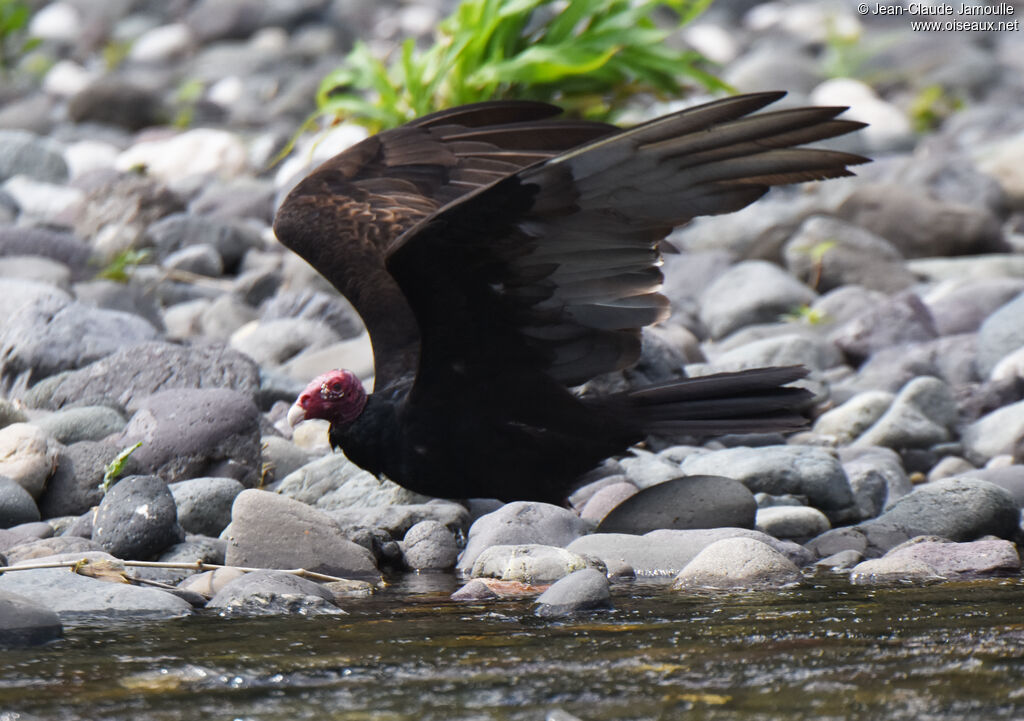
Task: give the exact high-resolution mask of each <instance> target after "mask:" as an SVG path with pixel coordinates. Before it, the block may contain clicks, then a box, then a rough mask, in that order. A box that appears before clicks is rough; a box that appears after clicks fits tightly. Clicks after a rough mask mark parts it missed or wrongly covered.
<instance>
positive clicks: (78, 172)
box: [64, 140, 121, 180]
mask: <svg viewBox="0 0 1024 721" xmlns="http://www.w3.org/2000/svg"><path fill="white" fill-rule="evenodd" d="M120 152H121V151H120V149H118V147H117V146H116V145H111V144H110V143H104V142H103V141H101V140H80V141H78V142H77V143H72V144H71V145H69V146H67V147H66V148H65V149H64V162H65V163H67V164H68V175H69V176H70V177H71V179H72V180H73V179H75V178H78V177H81V176H82V175H84V174H85V173H88V172H90V171H93V170H105V169H108V168H113V167H114V163H115V162H117V156H118V154H119V153H120Z"/></svg>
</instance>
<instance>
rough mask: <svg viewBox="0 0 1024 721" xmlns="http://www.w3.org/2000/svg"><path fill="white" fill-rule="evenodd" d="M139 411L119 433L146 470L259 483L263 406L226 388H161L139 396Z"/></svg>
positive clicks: (178, 477) (169, 477)
mask: <svg viewBox="0 0 1024 721" xmlns="http://www.w3.org/2000/svg"><path fill="white" fill-rule="evenodd" d="M136 406H137V410H136V412H135V415H133V416H132V417H131V419H130V420H129V421H128V426H127V427H126V428H125V429H124V432H123V433H121V434H120V435H119V436H117V438H116V441H115V442H116V444H118V445H120V446H121V447H123V448H128V447H131V446H133V445H134V444H135V443H139V442H141V443H142V446H141V447H140V448H138V450H136V451H135V452H134V453H133V454H132V455H133V458H134V459H135V461H136V463H138V466H139V468H140V469H142V471H143V472H145V473H153V474H155V475H158V476H160V477H161V478H163V479H164V481H166V482H167V483H173V482H174V481H182V480H186V479H189V478H198V477H201V476H218V477H226V478H236V479H238V480H239V481H241V482H242V483H243V484H244V485H248V486H252V485H255V484H256V482H257V481H258V480H259V477H260V475H259V474H260V416H259V409H258V408H257V407H256V406H255V404H253V402H252V401H251V400H250V399H249V398H248V397H247V396H245V395H243V394H241V393H238V392H236V391H233V390H229V389H227V388H209V389H205V388H204V389H180V390H170V391H162V392H160V393H154V394H153V395H151V396H149V397H147V398H142V399H139V400H138V401H137V403H136Z"/></svg>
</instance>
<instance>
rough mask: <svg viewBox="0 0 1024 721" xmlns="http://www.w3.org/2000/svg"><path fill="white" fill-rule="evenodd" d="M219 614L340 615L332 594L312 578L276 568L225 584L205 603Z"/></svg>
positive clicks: (254, 572)
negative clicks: (283, 571)
mask: <svg viewBox="0 0 1024 721" xmlns="http://www.w3.org/2000/svg"><path fill="white" fill-rule="evenodd" d="M206 607H207V608H210V609H215V610H219V611H220V613H221V614H222V615H225V614H241V615H254V616H255V615H260V616H269V615H280V614H297V615H302V616H320V615H335V616H337V615H342V614H344V613H345V612H344V611H342V610H341V609H340V608H338V607H337V606H335V605H334V594H332V593H331V592H330V591H328V590H327V589H326V588H324V587H323V586H321V585H320V584H319V583H316V582H315V581H310V580H309V579H308V578H301V577H299V576H296V575H294V574H291V573H282V572H280V571H253V572H252V573H247V574H245V575H244V576H241V577H240V578H238V579H236V580H234V581H231V582H230V583H228V584H226V585H225V586H224V587H223V588H221V590H220V591H219V592H218V593H217V595H216V596H214V597H213V598H212V599H210V602H209V603H207V604H206Z"/></svg>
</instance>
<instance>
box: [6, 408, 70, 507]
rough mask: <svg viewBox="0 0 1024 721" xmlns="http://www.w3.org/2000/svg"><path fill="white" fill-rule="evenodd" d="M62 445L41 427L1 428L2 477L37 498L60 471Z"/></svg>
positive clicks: (30, 425)
mask: <svg viewBox="0 0 1024 721" xmlns="http://www.w3.org/2000/svg"><path fill="white" fill-rule="evenodd" d="M59 458H60V452H59V444H58V443H57V442H56V441H55V440H54V439H53V438H51V437H50V436H49V435H47V434H46V432H45V431H43V430H42V429H41V428H39V427H38V426H34V425H32V424H30V423H12V424H10V425H9V426H6V427H5V428H0V476H6V477H7V478H10V479H11V480H12V481H14V482H15V483H17V484H18V485H19V486H21V487H22V488H24V489H25V490H26V491H28V492H29V494H30V495H31V496H32V497H33V498H38V497H39V496H40V495H41V494H42V492H43V487H44V486H45V485H46V479H47V478H49V477H50V475H51V474H52V473H53V471H54V469H55V468H56V467H57V461H58V460H59Z"/></svg>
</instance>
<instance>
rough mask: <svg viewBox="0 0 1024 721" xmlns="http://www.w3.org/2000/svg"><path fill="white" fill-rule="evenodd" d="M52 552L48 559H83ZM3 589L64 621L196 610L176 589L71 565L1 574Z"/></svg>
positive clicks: (163, 615) (153, 617) (102, 555)
mask: <svg viewBox="0 0 1024 721" xmlns="http://www.w3.org/2000/svg"><path fill="white" fill-rule="evenodd" d="M81 557H82V556H80V555H79V556H77V557H75V558H74V559H71V558H68V557H65V556H52V557H46V558H45V559H37V561H38V562H40V563H42V562H44V561H50V560H54V561H64V560H79V559H81ZM86 557H87V558H89V559H90V560H94V559H104V560H113V559H111V557H110V556H109V555H108V554H106V553H100V554H95V553H93V554H89V555H88V556H86ZM0 592H10V593H16V594H19V595H21V596H24V597H26V598H28V599H30V600H31V601H32V602H33V603H34V604H36V605H37V606H38V607H40V608H48V609H50V610H51V611H53V612H55V613H56V614H57V616H58V617H59V618H60V620H61V621H63V622H68V621H74V622H83V621H86V620H93V619H104V620H112V621H124V622H128V621H142V620H147V621H148V620H153V621H156V620H167V619H172V618H182V617H184V616H190V615H191V614H192V605H191V604H190V603H189V602H188V601H185V600H182V599H181V598H178V597H177V596H175V595H174V594H172V593H168V592H166V591H162V590H159V589H156V588H149V587H144V586H133V585H131V584H127V583H117V582H110V581H102V580H99V579H96V578H90V577H88V576H83V575H81V574H78V573H69V572H68V569H67V568H38V569H31V570H25V571H16V572H9V573H5V574H3V575H2V576H0Z"/></svg>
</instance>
